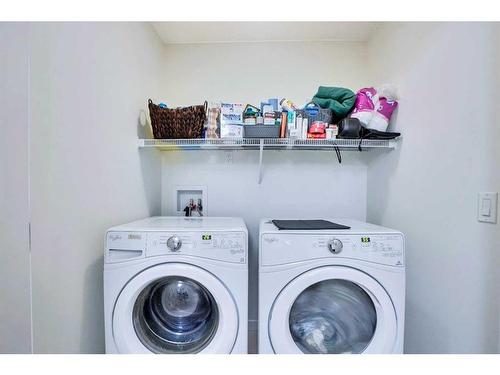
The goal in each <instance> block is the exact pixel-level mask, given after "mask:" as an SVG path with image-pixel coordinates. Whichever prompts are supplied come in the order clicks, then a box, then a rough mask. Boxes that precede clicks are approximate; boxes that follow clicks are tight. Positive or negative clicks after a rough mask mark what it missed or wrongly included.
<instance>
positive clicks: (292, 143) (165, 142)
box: [139, 138, 397, 151]
mask: <svg viewBox="0 0 500 375" xmlns="http://www.w3.org/2000/svg"><path fill="white" fill-rule="evenodd" d="M396 145H397V139H392V140H378V139H363V140H359V139H289V138H262V139H258V138H239V139H231V138H219V139H139V147H141V148H156V149H159V150H161V151H188V150H259V149H267V150H318V151H321V150H323V151H328V150H330V151H332V150H334V149H335V148H336V147H337V148H338V149H340V150H345V151H359V150H362V151H366V150H372V149H394V148H396Z"/></svg>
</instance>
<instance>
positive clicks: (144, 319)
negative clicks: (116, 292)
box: [133, 276, 219, 353]
mask: <svg viewBox="0 0 500 375" xmlns="http://www.w3.org/2000/svg"><path fill="white" fill-rule="evenodd" d="M218 321H219V311H218V308H217V304H216V302H215V299H214V297H213V296H212V294H211V293H210V292H209V291H208V290H207V289H206V288H205V287H204V286H203V285H201V284H199V283H198V282H196V281H195V280H192V279H189V278H185V277H181V276H169V277H165V278H162V279H160V280H156V281H154V282H152V283H151V284H149V285H148V286H147V287H146V288H144V289H143V290H142V292H141V293H140V294H139V296H138V298H137V300H136V302H135V305H134V310H133V323H134V329H135V332H136V334H137V336H138V337H139V339H140V340H141V342H142V343H143V344H144V345H145V346H146V347H147V348H148V349H149V350H151V351H152V352H154V353H197V352H199V351H201V350H203V348H205V347H206V346H207V345H208V344H209V343H210V341H211V339H212V338H213V337H214V335H215V332H216V331H217V326H218Z"/></svg>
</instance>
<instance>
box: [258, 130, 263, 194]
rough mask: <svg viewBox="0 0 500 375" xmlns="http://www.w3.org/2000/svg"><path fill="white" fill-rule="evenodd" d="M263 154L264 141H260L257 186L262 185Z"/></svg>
mask: <svg viewBox="0 0 500 375" xmlns="http://www.w3.org/2000/svg"><path fill="white" fill-rule="evenodd" d="M263 154H264V140H263V139H261V140H260V143H259V178H258V184H259V185H260V184H261V183H262V156H263Z"/></svg>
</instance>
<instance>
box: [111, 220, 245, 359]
mask: <svg viewBox="0 0 500 375" xmlns="http://www.w3.org/2000/svg"><path fill="white" fill-rule="evenodd" d="M247 243H248V232H247V228H246V226H245V223H244V222H243V220H242V219H240V218H217V217H201V218H189V217H152V218H148V219H145V220H140V221H136V222H133V223H130V224H125V225H121V226H117V227H114V228H111V229H109V230H108V231H107V233H106V246H105V255H104V313H105V339H106V352H107V353H165V354H182V353H186V354H188V353H189V354H193V353H221V354H229V353H247V347H248V346H247V329H248V328H247V327H248V323H247V319H248V251H247V248H248V245H247Z"/></svg>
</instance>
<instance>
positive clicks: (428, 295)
mask: <svg viewBox="0 0 500 375" xmlns="http://www.w3.org/2000/svg"><path fill="white" fill-rule="evenodd" d="M497 46H498V39H496V38H495V34H494V28H493V25H488V24H481V23H479V24H478V23H476V24H472V23H468V24H444V23H443V24H428V23H425V24H422V23H420V24H392V25H386V26H385V27H382V28H381V29H380V30H379V32H378V33H376V34H375V36H374V37H373V39H372V41H371V43H370V45H369V57H370V59H371V60H370V67H371V68H372V74H373V75H372V76H373V82H375V83H379V82H391V83H395V84H396V85H398V86H399V88H400V91H401V97H402V98H401V101H400V107H399V112H398V116H397V122H396V124H397V128H398V129H399V130H401V132H402V133H403V137H404V138H403V141H402V144H401V147H400V149H399V150H398V151H397V152H393V153H388V154H386V155H384V156H383V157H381V158H377V159H374V160H373V162H372V163H371V164H370V165H369V167H368V220H370V221H373V222H376V223H380V224H383V225H386V226H389V227H395V228H397V229H400V230H402V231H403V232H405V234H406V235H407V300H406V301H407V309H406V311H407V314H406V345H405V350H406V351H407V352H410V353H484V352H497V351H498V337H499V336H498V335H499V330H498V318H499V315H498V311H499V310H498V300H499V292H498V285H499V279H498V268H499V267H498V266H499V263H498V255H497V253H498V239H499V237H498V233H499V228H498V224H497V225H492V224H484V223H478V222H477V220H476V217H477V193H478V192H479V191H499V190H500V186H499V173H500V172H499V169H498V162H499V161H500V158H499V154H498V139H500V137H499V130H498V129H499V126H498V123H499V122H498V117H497V118H495V112H496V113H498V112H499V111H498V108H499V107H498V99H497V97H496V94H497V93H496V91H498V90H496V88H497V87H498V82H495V79H494V78H495V71H496V70H497V68H498V61H500V60H498V59H497V60H495V59H494V58H495V55H494V51H495V48H497ZM497 58H498V56H497ZM495 150H497V151H495ZM495 238H496V241H495Z"/></svg>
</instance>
